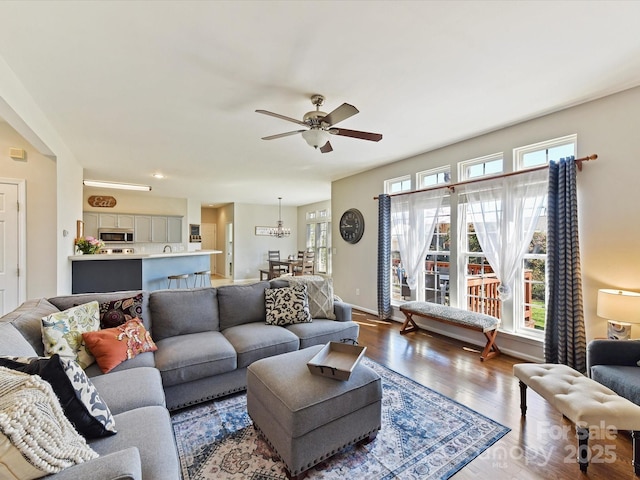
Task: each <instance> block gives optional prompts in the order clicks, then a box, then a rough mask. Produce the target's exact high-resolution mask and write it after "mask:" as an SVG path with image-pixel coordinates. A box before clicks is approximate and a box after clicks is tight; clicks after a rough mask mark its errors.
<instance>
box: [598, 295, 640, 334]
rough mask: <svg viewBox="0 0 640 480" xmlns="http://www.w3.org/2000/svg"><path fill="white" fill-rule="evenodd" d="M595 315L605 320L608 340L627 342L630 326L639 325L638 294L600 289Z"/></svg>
mask: <svg viewBox="0 0 640 480" xmlns="http://www.w3.org/2000/svg"><path fill="white" fill-rule="evenodd" d="M597 313H598V316H599V317H602V318H606V319H607V337H608V338H611V339H616V340H629V339H630V338H631V327H632V325H634V324H637V323H640V293H637V292H628V291H625V290H613V289H607V288H603V289H600V290H598V310H597Z"/></svg>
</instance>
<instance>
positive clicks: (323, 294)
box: [285, 275, 336, 320]
mask: <svg viewBox="0 0 640 480" xmlns="http://www.w3.org/2000/svg"><path fill="white" fill-rule="evenodd" d="M285 280H286V281H287V282H289V285H297V284H303V285H306V286H307V292H308V298H309V310H310V312H311V317H312V318H327V319H329V320H335V319H336V314H335V313H334V311H333V279H332V278H331V277H323V276H320V275H301V276H299V277H287V278H286V279H285Z"/></svg>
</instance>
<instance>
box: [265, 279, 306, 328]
mask: <svg viewBox="0 0 640 480" xmlns="http://www.w3.org/2000/svg"><path fill="white" fill-rule="evenodd" d="M264 299H265V308H266V311H267V315H266V320H267V324H268V325H279V326H284V325H290V324H292V323H308V322H311V313H310V312H309V300H308V298H307V286H306V285H293V286H291V287H284V288H267V289H266V290H265V291H264Z"/></svg>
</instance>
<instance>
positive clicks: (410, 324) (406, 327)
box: [400, 312, 420, 335]
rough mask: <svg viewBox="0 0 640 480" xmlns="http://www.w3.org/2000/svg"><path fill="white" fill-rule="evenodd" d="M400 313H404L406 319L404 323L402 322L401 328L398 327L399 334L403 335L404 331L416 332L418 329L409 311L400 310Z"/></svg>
mask: <svg viewBox="0 0 640 480" xmlns="http://www.w3.org/2000/svg"><path fill="white" fill-rule="evenodd" d="M402 313H404V316H405V317H406V320H405V321H404V323H403V324H402V328H401V329H400V333H401V334H403V335H404V334H405V333H409V332H416V331H418V330H420V328H419V327H418V325H417V324H416V322H414V321H413V318H412V315H411V313H409V312H402Z"/></svg>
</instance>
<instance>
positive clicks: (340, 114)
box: [256, 94, 382, 153]
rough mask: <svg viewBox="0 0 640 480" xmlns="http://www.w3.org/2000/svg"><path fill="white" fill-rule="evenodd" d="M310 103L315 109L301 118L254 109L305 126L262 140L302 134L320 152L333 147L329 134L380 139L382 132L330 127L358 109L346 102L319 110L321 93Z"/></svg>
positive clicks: (350, 115) (362, 138)
mask: <svg viewBox="0 0 640 480" xmlns="http://www.w3.org/2000/svg"><path fill="white" fill-rule="evenodd" d="M311 103H312V104H313V105H315V107H316V109H315V110H312V111H311V112H307V113H305V114H304V116H303V117H302V120H297V119H295V118H291V117H287V116H285V115H280V114H279V113H273V112H269V111H267V110H256V113H262V114H263V115H269V116H271V117H276V118H280V119H282V120H286V121H288V122H293V123H296V124H298V125H301V126H303V127H307V130H294V131H293V132H286V133H279V134H277V135H269V136H267V137H262V139H263V140H275V139H276V138H282V137H288V136H290V135H297V134H298V133H301V134H302V138H304V139H305V141H306V142H307V143H308V144H309V145H310V146H312V147H313V148H315V149H319V150H320V151H321V152H322V153H328V152H331V151H333V147H332V146H331V143H330V142H329V138H330V136H331V135H339V136H343V137H351V138H357V139H360V140H369V141H371V142H379V141H380V140H382V134H380V133H370V132H361V131H358V130H347V129H344V128H332V127H333V125H335V124H336V123H339V122H342V121H343V120H346V119H347V118H349V117H352V116H353V115H355V114H356V113H358V109H357V108H356V107H354V106H353V105H349V104H348V103H343V104H342V105H340V106H339V107H338V108H336V109H335V110H333V111H332V112H331V113H329V114H327V113H325V112H322V111H320V106H321V105H322V104H323V103H324V97H323V96H322V95H318V94H316V95H312V96H311Z"/></svg>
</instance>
